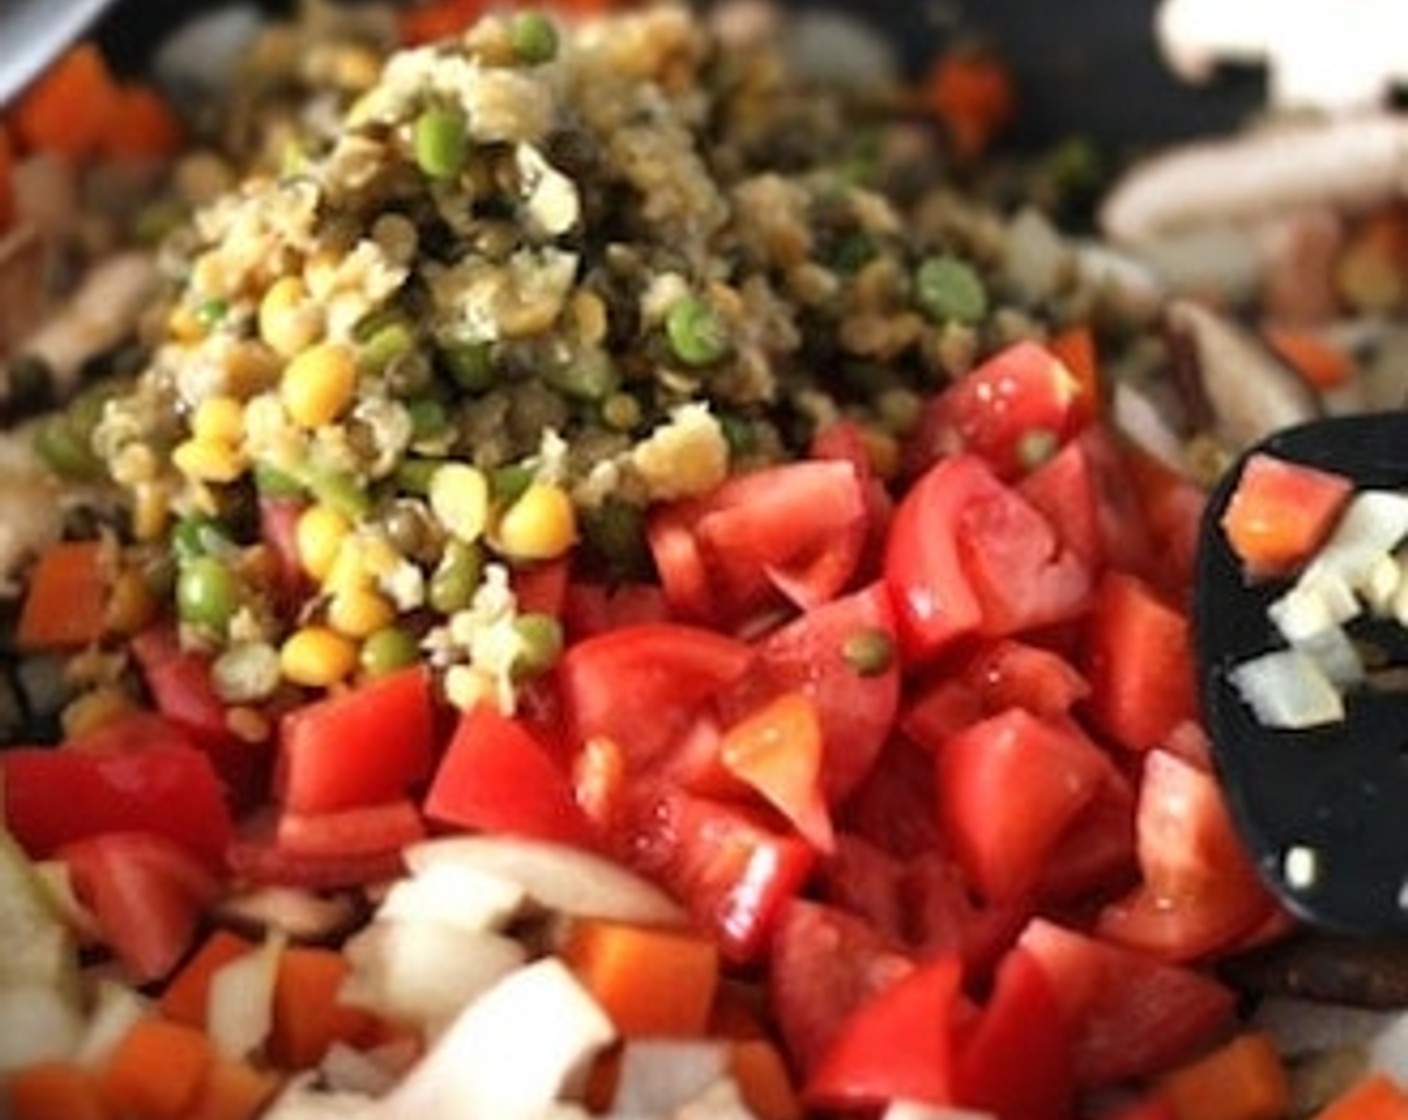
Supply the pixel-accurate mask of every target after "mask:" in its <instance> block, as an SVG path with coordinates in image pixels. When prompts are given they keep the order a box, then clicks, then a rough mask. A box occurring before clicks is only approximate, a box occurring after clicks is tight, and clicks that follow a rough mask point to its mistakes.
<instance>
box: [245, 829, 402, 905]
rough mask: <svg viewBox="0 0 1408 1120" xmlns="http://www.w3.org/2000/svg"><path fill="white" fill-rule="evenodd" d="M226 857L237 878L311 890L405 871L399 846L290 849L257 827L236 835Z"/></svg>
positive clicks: (362, 882)
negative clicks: (369, 849) (351, 850)
mask: <svg viewBox="0 0 1408 1120" xmlns="http://www.w3.org/2000/svg"><path fill="white" fill-rule="evenodd" d="M226 859H227V861H228V863H229V866H230V872H231V874H232V875H233V876H234V878H235V879H236V880H237V881H242V882H245V883H249V884H251V885H254V886H279V887H301V888H304V889H306V890H313V891H324V890H340V889H343V888H346V887H364V886H367V885H369V884H371V883H382V882H386V881H387V880H389V879H394V878H397V877H398V876H400V875H404V874H405V870H406V867H405V864H404V862H403V861H402V859H401V850H400V849H399V848H397V849H395V850H394V851H375V852H364V853H359V854H350V853H346V852H337V853H332V854H318V853H310V852H299V851H292V850H290V849H288V848H286V847H284V846H283V845H281V844H279V843H278V842H277V840H275V839H274V837H273V836H272V835H271V834H267V830H266V829H262V828H259V827H255V828H252V829H248V830H246V831H245V832H244V833H243V834H241V835H240V836H238V837H236V838H235V840H234V841H232V842H231V844H230V847H229V850H228V852H227V853H226Z"/></svg>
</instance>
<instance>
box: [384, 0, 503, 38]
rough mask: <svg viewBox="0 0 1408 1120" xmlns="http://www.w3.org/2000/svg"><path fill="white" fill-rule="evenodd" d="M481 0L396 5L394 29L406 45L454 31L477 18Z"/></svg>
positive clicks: (482, 7)
mask: <svg viewBox="0 0 1408 1120" xmlns="http://www.w3.org/2000/svg"><path fill="white" fill-rule="evenodd" d="M484 7H485V4H484V0H423V2H422V3H419V4H410V5H408V6H403V7H402V8H400V9H398V11H397V13H396V31H397V34H398V35H399V37H400V39H401V42H403V43H405V44H407V45H408V46H419V45H421V44H424V43H433V42H435V41H436V40H437V39H447V38H449V37H450V36H451V35H458V34H459V33H460V32H461V31H463V30H464V29H465V28H466V27H468V26H469V25H470V24H471V23H473V22H474V21H475V20H476V19H478V18H479V15H480V13H481V12H483V10H484Z"/></svg>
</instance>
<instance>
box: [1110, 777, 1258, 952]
mask: <svg viewBox="0 0 1408 1120" xmlns="http://www.w3.org/2000/svg"><path fill="white" fill-rule="evenodd" d="M1136 823H1137V828H1138V833H1137V836H1138V857H1139V868H1140V873H1141V882H1140V884H1139V885H1138V886H1137V887H1135V888H1134V890H1133V891H1132V892H1131V893H1129V894H1127V895H1125V896H1124V897H1122V898H1120V899H1117V900H1115V901H1114V902H1112V903H1111V904H1110V905H1109V906H1107V907H1106V908H1105V910H1104V911H1102V913H1101V915H1100V920H1099V926H1098V928H1099V930H1100V932H1101V933H1102V934H1103V935H1104V936H1106V937H1108V938H1109V939H1111V940H1113V941H1117V942H1120V943H1122V944H1126V945H1130V946H1132V947H1135V948H1138V949H1143V950H1145V951H1147V952H1150V953H1152V954H1154V955H1156V956H1159V957H1163V958H1166V959H1169V960H1180V961H1186V960H1193V959H1196V958H1199V957H1203V956H1206V955H1207V954H1209V953H1212V952H1215V951H1216V950H1218V949H1222V948H1225V947H1227V946H1229V945H1231V944H1233V943H1234V942H1236V941H1237V940H1238V939H1239V938H1241V937H1243V936H1245V935H1246V934H1247V933H1248V932H1249V931H1251V930H1252V929H1253V928H1255V927H1256V926H1258V925H1259V924H1261V923H1262V922H1264V921H1265V920H1266V919H1267V918H1268V917H1269V916H1270V915H1271V914H1272V913H1273V911H1274V904H1273V903H1272V900H1271V898H1270V896H1269V895H1268V894H1267V892H1266V889H1265V887H1263V886H1262V883H1261V880H1260V878H1259V877H1258V875H1257V873H1256V868H1255V866H1254V865H1253V864H1252V861H1251V859H1250V857H1249V856H1248V855H1247V854H1246V851H1245V849H1243V848H1242V846H1241V843H1240V842H1239V841H1238V839H1237V835H1236V832H1235V830H1234V828H1233V825H1232V819H1231V816H1230V814H1229V812H1228V809H1227V806H1226V803H1225V802H1224V801H1223V798H1222V793H1221V791H1220V790H1219V789H1218V786H1217V781H1216V779H1215V778H1213V776H1212V775H1211V774H1209V773H1207V772H1205V771H1203V770H1200V769H1199V768H1198V767H1196V766H1194V765H1192V764H1190V763H1189V762H1187V761H1185V760H1184V759H1181V758H1179V757H1177V756H1176V755H1173V754H1170V753H1168V752H1167V751H1161V750H1155V751H1151V752H1150V753H1149V754H1148V755H1147V756H1145V759H1144V773H1143V779H1142V781H1141V782H1140V786H1139V808H1138V816H1137V819H1136Z"/></svg>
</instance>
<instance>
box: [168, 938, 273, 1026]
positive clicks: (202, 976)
mask: <svg viewBox="0 0 1408 1120" xmlns="http://www.w3.org/2000/svg"><path fill="white" fill-rule="evenodd" d="M253 949H254V943H253V942H252V941H250V940H249V939H248V938H245V937H241V936H240V935H239V934H237V933H234V932H232V931H230V930H228V929H216V930H214V931H212V932H211V933H210V934H209V935H208V936H207V937H206V939H205V941H204V942H202V943H201V946H200V948H199V949H197V950H196V951H195V952H194V953H193V954H191V956H190V958H189V959H188V960H187V961H186V963H185V964H183V965H182V966H181V969H180V971H179V972H177V973H176V975H175V976H174V977H172V979H171V982H170V983H169V984H167V986H166V990H165V991H164V992H162V993H161V998H160V1000H158V1001H157V1008H158V1010H160V1011H161V1013H162V1014H163V1015H165V1016H166V1017H167V1018H168V1019H171V1020H173V1021H175V1022H177V1023H185V1024H187V1025H188V1026H192V1027H204V1026H205V1025H206V1011H207V1003H206V1001H207V998H208V997H209V994H210V980H211V977H213V976H214V975H215V973H217V972H218V971H219V970H220V969H221V968H222V967H224V966H225V965H227V964H229V963H230V962H231V961H232V960H234V959H235V958H236V957H242V956H244V954H245V953H248V952H252V951H253Z"/></svg>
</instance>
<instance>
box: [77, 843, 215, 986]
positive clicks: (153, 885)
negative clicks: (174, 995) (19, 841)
mask: <svg viewBox="0 0 1408 1120" xmlns="http://www.w3.org/2000/svg"><path fill="white" fill-rule="evenodd" d="M55 854H56V856H57V857H58V858H59V859H62V860H64V861H65V862H66V863H67V864H68V865H69V869H70V873H71V875H72V876H73V884H74V891H75V893H76V894H77V895H78V898H79V900H80V901H82V902H83V903H84V904H85V905H86V906H88V907H89V909H91V911H92V912H93V916H94V917H95V919H96V920H97V923H98V928H99V930H100V931H101V932H102V935H103V939H104V941H106V942H107V944H108V946H109V947H110V948H111V949H112V951H113V953H114V954H115V955H116V956H117V958H118V959H119V960H120V961H121V962H122V964H123V967H124V969H125V970H126V971H127V973H128V974H129V975H130V976H131V978H132V979H133V980H134V981H135V982H136V983H138V984H145V983H148V982H150V981H153V980H159V979H161V978H162V977H164V976H166V975H168V974H169V973H170V972H171V971H172V969H174V968H175V967H176V965H177V963H178V962H179V961H180V960H181V958H182V957H184V956H185V954H186V952H187V950H188V949H190V947H191V946H192V944H194V941H195V936H196V929H197V925H198V922H199V920H200V915H201V913H202V911H203V909H204V908H205V906H206V905H208V904H209V903H210V902H211V901H212V900H214V899H215V898H216V897H217V895H218V894H219V891H220V881H219V880H218V879H217V878H216V876H215V875H214V873H213V872H212V871H211V870H210V869H209V867H207V866H206V865H205V864H203V863H201V862H200V861H199V860H198V859H196V858H195V857H194V856H192V855H191V853H190V852H189V851H187V850H186V849H185V848H183V847H181V846H180V845H179V844H177V843H175V842H173V841H172V840H170V839H169V838H167V837H165V836H162V835H161V834H159V833H154V832H146V831H114V832H101V833H95V834H93V835H90V836H86V837H84V838H83V839H81V840H75V841H73V842H72V843H70V844H66V845H64V846H63V847H62V848H60V849H58V851H57V852H56V853H55Z"/></svg>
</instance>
